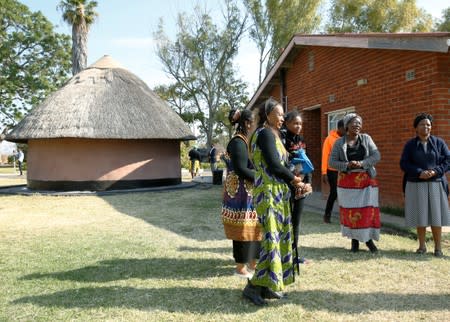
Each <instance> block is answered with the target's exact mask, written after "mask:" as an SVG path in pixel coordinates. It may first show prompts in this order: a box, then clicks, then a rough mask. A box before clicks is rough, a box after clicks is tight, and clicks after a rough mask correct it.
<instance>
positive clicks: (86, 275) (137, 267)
mask: <svg viewBox="0 0 450 322" xmlns="http://www.w3.org/2000/svg"><path fill="white" fill-rule="evenodd" d="M204 262H205V260H200V259H173V258H151V259H134V258H130V259H126V258H125V259H113V260H105V261H100V262H98V264H97V265H92V266H86V267H83V268H79V269H74V270H70V271H64V272H56V273H47V274H42V273H34V274H29V275H25V276H23V277H21V278H20V279H21V280H33V279H47V278H51V279H57V280H69V281H78V282H95V283H104V282H110V281H119V280H127V279H131V278H139V279H150V278H152V279H158V278H161V279H166V278H170V279H183V280H185V279H204V278H209V277H216V276H227V275H230V274H231V273H230V272H231V271H232V270H231V268H230V265H233V263H232V261H227V260H220V259H208V260H207V262H208V265H207V266H205V265H204V264H203V265H202V264H201V263H204Z"/></svg>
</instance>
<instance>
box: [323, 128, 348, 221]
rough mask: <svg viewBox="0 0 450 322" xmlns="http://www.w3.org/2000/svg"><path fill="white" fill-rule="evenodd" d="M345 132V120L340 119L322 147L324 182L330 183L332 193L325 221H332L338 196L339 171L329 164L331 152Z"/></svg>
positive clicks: (324, 216) (326, 209)
mask: <svg viewBox="0 0 450 322" xmlns="http://www.w3.org/2000/svg"><path fill="white" fill-rule="evenodd" d="M344 134H345V128H344V121H343V120H339V122H338V123H337V129H336V130H331V131H330V133H329V134H328V136H327V137H326V139H325V141H324V142H323V147H322V182H323V183H324V184H329V185H330V193H329V195H328V199H327V206H326V207H325V214H324V215H323V222H324V223H326V224H329V223H331V213H332V211H333V206H334V202H335V201H336V198H337V179H338V171H337V170H336V169H334V168H332V167H330V166H328V160H329V159H330V153H331V150H332V149H333V145H334V142H336V140H337V139H339V138H340V137H341V136H343V135H344Z"/></svg>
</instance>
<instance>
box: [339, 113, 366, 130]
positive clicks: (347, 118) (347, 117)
mask: <svg viewBox="0 0 450 322" xmlns="http://www.w3.org/2000/svg"><path fill="white" fill-rule="evenodd" d="M355 117H359V119H360V120H361V121H362V118H361V116H359V115H358V114H356V113H348V114H347V115H345V116H344V118H343V120H344V128H347V125H348V123H350V121H351V120H353V119H354V118H355Z"/></svg>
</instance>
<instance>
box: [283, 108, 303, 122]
mask: <svg viewBox="0 0 450 322" xmlns="http://www.w3.org/2000/svg"><path fill="white" fill-rule="evenodd" d="M296 117H300V118H302V115H301V113H300V112H299V111H298V110H292V111H290V112H289V113H287V114H286V115H285V116H284V122H285V123H289V122H291V121H292V120H294V119H295V118H296Z"/></svg>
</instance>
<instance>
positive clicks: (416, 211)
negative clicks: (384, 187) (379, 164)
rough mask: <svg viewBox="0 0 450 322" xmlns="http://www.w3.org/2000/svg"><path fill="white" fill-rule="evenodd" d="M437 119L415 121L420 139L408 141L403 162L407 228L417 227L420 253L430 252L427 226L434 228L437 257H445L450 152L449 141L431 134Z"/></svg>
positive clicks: (418, 117) (427, 118)
mask: <svg viewBox="0 0 450 322" xmlns="http://www.w3.org/2000/svg"><path fill="white" fill-rule="evenodd" d="M432 124H433V117H432V116H431V115H429V114H425V113H422V114H419V115H418V116H417V117H416V118H415V119H414V123H413V125H414V128H415V129H416V134H417V136H416V137H415V138H412V139H410V140H409V141H408V142H406V144H405V146H404V148H403V153H402V156H401V159H400V167H401V169H402V170H403V171H404V172H405V182H404V192H405V221H406V226H407V227H416V228H417V236H418V239H419V248H418V249H417V250H416V253H418V254H424V253H426V251H427V248H426V244H425V231H426V227H428V226H431V232H432V234H433V240H434V255H435V256H436V257H442V256H443V253H442V248H441V235H442V226H448V225H449V223H450V219H449V217H450V215H449V213H448V183H447V177H446V172H447V171H448V170H449V164H450V152H449V150H448V147H447V144H446V143H445V141H444V140H443V139H441V138H439V137H436V136H433V135H431V127H432Z"/></svg>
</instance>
